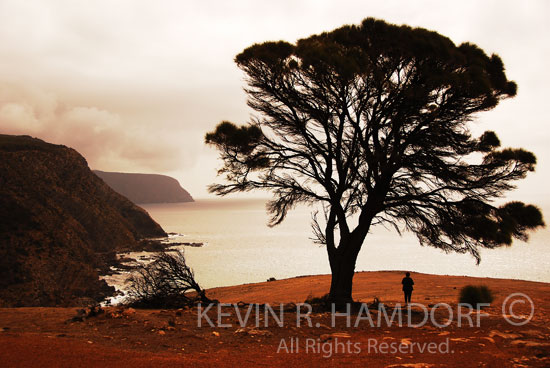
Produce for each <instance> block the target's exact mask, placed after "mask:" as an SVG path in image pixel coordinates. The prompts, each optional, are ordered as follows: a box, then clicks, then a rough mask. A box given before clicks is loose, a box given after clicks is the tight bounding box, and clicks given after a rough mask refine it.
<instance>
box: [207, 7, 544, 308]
mask: <svg viewBox="0 0 550 368" xmlns="http://www.w3.org/2000/svg"><path fill="white" fill-rule="evenodd" d="M235 61H236V63H237V64H238V66H239V67H240V68H241V69H242V70H243V71H244V72H245V73H246V76H247V80H246V82H247V84H248V88H247V89H246V92H247V94H248V96H249V100H248V104H249V106H250V107H252V108H253V109H254V110H256V111H257V112H259V113H260V115H259V116H258V117H257V118H255V119H253V121H252V122H251V123H249V124H248V125H245V126H236V125H234V124H233V123H230V122H226V121H224V122H222V123H220V124H219V125H218V126H217V127H216V129H215V131H214V132H211V133H208V134H206V138H205V139H206V142H207V143H209V144H212V145H214V146H216V147H217V148H218V149H219V151H220V154H221V158H222V159H223V162H224V166H223V168H222V169H221V170H220V171H219V174H226V179H227V183H226V184H217V185H212V186H210V188H209V189H210V191H211V192H214V193H216V194H219V195H226V194H229V193H233V192H241V191H249V190H253V189H267V190H269V191H271V192H272V193H273V195H274V198H273V200H272V201H270V202H269V203H268V211H269V212H270V213H271V214H272V218H271V221H270V225H277V224H279V223H280V222H281V221H283V219H284V218H285V216H286V214H287V212H288V210H290V209H291V208H293V207H294V206H295V205H296V204H298V203H314V202H320V203H322V204H323V208H324V215H325V219H324V221H321V222H319V221H317V216H316V215H317V214H316V213H315V214H314V221H313V229H314V233H315V235H316V240H317V241H318V242H319V243H323V244H326V247H327V251H328V258H329V262H330V267H331V270H332V284H331V288H330V297H331V300H333V301H337V302H347V301H350V300H351V297H352V279H353V274H354V269H355V262H356V259H357V255H358V253H359V251H360V249H361V246H362V245H363V242H364V240H365V237H366V235H367V233H368V232H369V230H370V229H371V226H373V225H375V224H386V225H387V224H389V225H392V226H394V227H395V228H396V229H397V230H398V231H402V230H408V231H412V232H413V233H415V234H416V235H417V236H418V239H419V241H420V243H421V244H426V245H430V246H433V247H436V248H440V249H443V250H445V251H448V252H449V251H455V252H460V253H470V254H472V255H473V256H474V257H475V258H476V259H477V261H478V263H479V252H478V249H479V247H485V248H495V247H499V246H502V245H510V244H511V243H512V238H518V239H522V240H526V239H527V230H529V229H533V228H536V227H538V226H544V223H543V219H542V214H541V213H540V211H539V209H538V208H537V207H535V206H532V205H525V204H523V203H521V202H511V203H507V204H505V205H503V206H500V207H497V206H496V205H494V203H493V200H494V199H495V198H498V197H501V196H502V195H503V194H504V193H505V192H506V191H508V190H510V189H513V188H514V185H513V182H514V181H516V180H518V179H522V178H524V177H525V175H526V173H527V172H528V171H533V170H534V168H535V163H536V158H535V156H534V155H533V154H532V153H531V152H528V151H525V150H523V149H512V148H506V149H498V147H499V145H500V142H499V139H498V138H497V136H496V134H495V133H494V132H491V131H488V132H485V133H484V134H482V135H481V136H480V137H477V138H476V137H472V135H471V134H470V131H469V129H468V123H469V122H470V121H472V120H473V119H474V117H475V115H476V113H479V112H482V111H487V110H491V109H493V108H494V107H495V106H496V105H497V104H498V102H499V101H500V100H501V99H504V98H507V97H512V96H514V95H515V94H516V88H517V87H516V84H515V83H514V82H512V81H509V80H508V79H507V77H506V74H505V72H504V67H503V63H502V60H501V59H500V57H499V56H497V55H492V56H490V57H489V56H487V55H486V54H485V53H484V52H483V50H481V49H480V48H479V47H477V46H476V45H473V44H471V43H464V44H461V45H460V46H456V45H455V44H454V43H453V42H452V41H451V40H449V39H448V38H446V37H444V36H442V35H440V34H438V33H436V32H432V31H428V30H425V29H422V28H411V27H408V26H396V25H392V24H387V23H385V22H384V21H381V20H375V19H371V18H369V19H366V20H364V21H363V22H362V24H361V25H358V26H343V27H341V28H338V29H336V30H334V31H332V32H327V33H322V34H319V35H313V36H311V37H308V38H305V39H301V40H299V41H297V43H296V44H295V45H293V44H290V43H287V42H283V41H279V42H266V43H263V44H255V45H253V46H251V47H249V48H247V49H245V50H244V51H243V52H242V53H240V54H239V55H237V57H236V58H235ZM352 215H356V216H354V217H353V221H351V216H352ZM352 223H353V225H352Z"/></svg>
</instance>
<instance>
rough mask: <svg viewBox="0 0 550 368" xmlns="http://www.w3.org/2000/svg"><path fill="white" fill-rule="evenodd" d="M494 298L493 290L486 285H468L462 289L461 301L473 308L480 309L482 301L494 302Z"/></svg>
mask: <svg viewBox="0 0 550 368" xmlns="http://www.w3.org/2000/svg"><path fill="white" fill-rule="evenodd" d="M493 300H494V297H493V293H492V291H491V290H490V289H489V288H488V287H487V286H485V285H480V286H474V285H466V286H464V287H463V288H462V289H461V290H460V297H459V302H460V303H463V304H468V305H470V306H471V307H472V308H476V309H479V308H480V305H479V304H481V303H489V304H490V303H492V302H493Z"/></svg>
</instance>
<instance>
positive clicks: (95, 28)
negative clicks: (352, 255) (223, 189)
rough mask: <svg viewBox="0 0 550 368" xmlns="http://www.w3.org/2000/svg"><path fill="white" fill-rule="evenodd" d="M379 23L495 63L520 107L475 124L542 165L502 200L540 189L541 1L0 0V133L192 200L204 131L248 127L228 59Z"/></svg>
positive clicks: (203, 164)
mask: <svg viewBox="0 0 550 368" xmlns="http://www.w3.org/2000/svg"><path fill="white" fill-rule="evenodd" d="M366 17H376V18H381V19H384V20H386V21H389V22H392V23H398V24H409V25H412V26H421V27H425V28H428V29H431V30H435V31H438V32H439V33H441V34H443V35H445V36H448V37H450V38H451V39H452V40H453V41H454V42H455V43H461V42H465V41H470V42H473V43H476V44H478V45H479V46H480V47H482V48H483V49H484V50H485V51H486V52H487V53H489V54H490V53H497V54H499V55H500V56H501V57H502V59H503V61H504V65H505V67H506V69H507V75H508V77H509V78H510V79H512V80H515V81H516V82H517V83H518V86H519V90H518V95H517V97H515V98H513V99H509V100H506V101H504V102H502V103H501V104H500V105H499V106H498V107H497V108H496V109H495V110H493V111H491V112H489V113H485V114H483V115H481V116H479V119H478V121H477V122H476V123H475V128H474V129H475V131H479V132H481V131H484V130H487V129H493V130H495V131H496V132H497V134H498V135H499V137H500V138H501V141H502V143H503V145H504V146H512V147H525V148H529V149H530V150H532V151H533V152H534V153H535V154H536V155H537V157H538V159H539V164H538V167H537V173H535V174H532V175H530V177H529V178H528V180H526V181H525V182H523V183H522V184H521V185H520V189H519V190H518V191H516V193H514V194H513V195H512V196H511V198H522V199H525V200H531V201H535V202H538V201H539V200H542V199H544V197H546V195H547V193H548V191H547V190H546V189H545V187H546V186H547V185H548V181H549V179H550V164H549V163H548V161H549V159H550V134H549V132H550V129H548V125H549V123H550V119H549V118H548V112H547V110H548V105H549V103H548V97H549V96H548V88H549V86H550V76H549V73H548V69H547V64H548V60H549V57H550V42H549V35H550V19H549V18H550V2H549V1H544V0H541V1H534V0H531V1H520V0H518V1H502V0H500V1H454V2H449V1H405V0H404V1H387V0H386V1H366V0H359V1H346V0H338V1H315V0H293V1H287V0H279V1H269V2H267V1H259V0H255V1H252V0H251V1H248V0H246V1H245V0H243V1H238V0H232V1H208V0H204V1H198V0H192V1H184V0H180V1H162V0H156V1H153V0H128V1H122V0H94V1H76V0H64V1H63V0H38V1H30V0H25V1H22V0H13V1H11V0H0V132H1V133H8V134H29V135H32V136H36V137H39V138H42V139H44V140H46V141H49V142H53V143H60V144H65V145H67V146H70V147H73V148H75V149H76V150H78V151H79V152H80V153H82V154H83V155H84V157H86V159H87V160H88V163H89V165H90V167H91V168H92V169H101V170H106V171H122V172H145V173H162V174H168V175H172V176H174V177H176V178H177V179H178V180H179V181H180V183H181V184H182V185H183V186H184V187H185V188H186V189H188V190H189V191H190V192H191V194H192V195H194V196H195V197H199V198H200V197H205V196H206V195H207V192H206V185H208V184H210V183H212V182H213V181H215V180H216V177H215V173H216V168H217V167H219V166H220V164H221V163H220V162H219V161H217V153H216V152H215V151H214V149H212V148H210V147H205V146H204V143H203V140H204V134H205V133H206V132H207V131H209V130H211V129H212V128H213V127H214V126H215V125H216V124H217V123H218V122H220V121H221V120H230V121H233V122H236V123H245V122H247V121H248V119H249V117H250V115H251V114H252V111H251V110H250V109H249V108H248V107H247V106H246V96H245V94H244V93H243V90H242V88H243V87H244V82H243V74H242V73H241V71H240V70H239V69H238V68H237V67H236V65H235V63H234V62H233V58H234V57H235V55H236V54H238V53H239V52H240V51H242V50H243V49H244V48H246V47H247V46H250V45H252V44H253V43H255V42H263V41H268V40H279V39H283V40H287V41H291V42H293V41H296V40H297V39H299V38H302V37H307V36H309V35H311V34H314V33H318V32H321V31H330V30H332V29H334V28H336V27H339V26H341V25H343V24H357V23H359V22H360V21H361V20H362V19H363V18H366Z"/></svg>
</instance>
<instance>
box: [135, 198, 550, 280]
mask: <svg viewBox="0 0 550 368" xmlns="http://www.w3.org/2000/svg"><path fill="white" fill-rule="evenodd" d="M265 202H266V201H265V200H262V199H230V198H229V199H228V198H219V199H218V198H216V199H199V200H196V202H192V203H176V204H147V205H142V207H143V208H144V209H145V210H146V211H147V212H149V214H150V215H151V216H152V217H153V218H154V219H155V220H156V221H157V222H158V223H159V224H160V225H161V226H162V227H163V228H164V230H165V231H167V232H172V233H178V234H181V235H182V236H181V237H180V236H178V237H176V238H177V240H178V241H183V242H201V243H204V246H203V247H200V248H193V247H184V248H185V254H186V259H187V262H188V264H189V265H190V266H191V267H192V268H193V270H194V272H195V277H196V279H197V281H198V282H199V284H201V286H203V287H205V288H211V287H217V286H229V285H238V284H244V283H253V282H261V281H266V280H267V279H268V278H270V277H275V278H276V279H281V278H288V277H294V276H300V275H315V274H328V273H330V267H329V264H328V258H327V254H326V249H325V248H324V247H320V246H318V245H316V244H314V243H313V241H312V240H311V239H310V237H311V236H312V233H311V226H310V224H311V211H312V208H310V207H307V206H302V207H299V208H296V209H295V210H293V211H291V212H290V213H289V215H288V217H287V218H286V220H285V221H284V222H283V223H282V224H281V225H278V226H276V227H273V228H269V227H268V226H267V225H266V224H267V221H268V215H267V213H266V211H265ZM548 239H550V232H549V230H547V229H542V230H539V231H538V232H536V233H534V234H533V235H532V237H531V240H530V242H529V243H523V242H519V241H516V242H515V243H514V244H513V245H512V246H511V247H504V248H499V249H493V250H489V249H484V250H482V252H481V255H482V261H481V264H480V265H479V266H477V265H476V263H475V260H474V258H473V257H471V256H470V255H468V254H453V253H445V252H443V251H440V250H438V249H435V248H431V247H422V246H420V245H419V243H418V241H417V239H416V237H415V236H414V235H413V234H410V233H409V234H407V233H405V234H403V236H399V235H398V234H397V233H396V232H395V230H388V229H385V228H383V227H375V228H374V229H373V230H372V232H371V233H370V234H369V235H368V236H367V239H366V241H365V243H364V245H363V248H362V250H361V253H360V254H359V258H358V260H357V267H356V270H357V271H377V270H409V271H413V272H414V271H417V272H424V273H431V274H440V275H466V276H477V277H494V278H513V279H522V280H531V281H543V282H550V267H549V265H550V247H548V242H547V240H548Z"/></svg>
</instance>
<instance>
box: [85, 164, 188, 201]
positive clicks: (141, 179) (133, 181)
mask: <svg viewBox="0 0 550 368" xmlns="http://www.w3.org/2000/svg"><path fill="white" fill-rule="evenodd" d="M94 173H95V174H96V175H97V176H99V177H100V178H101V179H103V180H104V181H105V183H107V184H108V185H109V186H110V187H111V188H113V189H114V190H115V191H116V192H118V193H120V194H122V195H123V196H125V197H126V198H128V199H129V200H131V201H132V202H134V203H175V202H193V198H192V197H191V195H190V194H189V193H188V192H187V191H186V190H185V189H183V188H182V187H181V186H180V184H179V183H178V181H177V180H176V179H174V178H172V177H170V176H166V175H156V174H130V173H118V172H105V171H99V170H94Z"/></svg>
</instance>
